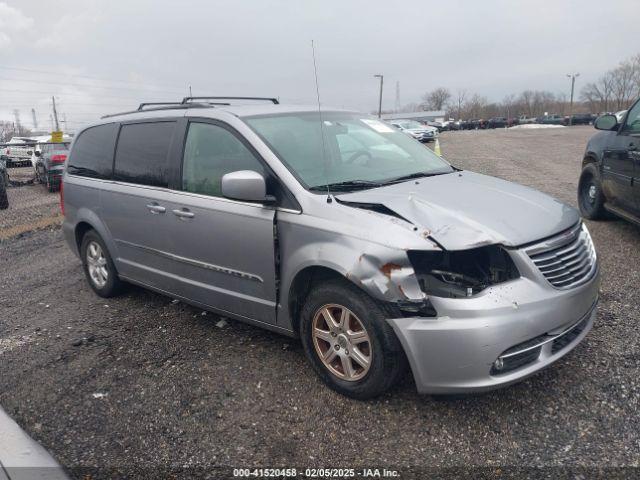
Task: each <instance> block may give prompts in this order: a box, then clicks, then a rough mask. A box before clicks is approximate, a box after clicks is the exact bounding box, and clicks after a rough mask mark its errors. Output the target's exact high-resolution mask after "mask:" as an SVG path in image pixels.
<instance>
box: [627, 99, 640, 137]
mask: <svg viewBox="0 0 640 480" xmlns="http://www.w3.org/2000/svg"><path fill="white" fill-rule="evenodd" d="M624 131H625V132H628V133H632V134H638V133H640V101H638V102H636V104H635V105H634V106H633V108H632V109H631V110H630V111H629V113H628V114H627V120H626V122H625V125H624Z"/></svg>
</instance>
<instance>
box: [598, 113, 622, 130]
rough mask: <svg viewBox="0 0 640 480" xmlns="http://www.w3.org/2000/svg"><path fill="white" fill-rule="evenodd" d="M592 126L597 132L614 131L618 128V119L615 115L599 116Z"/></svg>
mask: <svg viewBox="0 0 640 480" xmlns="http://www.w3.org/2000/svg"><path fill="white" fill-rule="evenodd" d="M593 126H594V127H595V128H597V129H598V130H614V129H615V128H616V127H617V126H618V119H617V118H616V116H615V115H601V116H599V117H598V118H596V121H595V123H594V124H593Z"/></svg>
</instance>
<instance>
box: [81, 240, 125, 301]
mask: <svg viewBox="0 0 640 480" xmlns="http://www.w3.org/2000/svg"><path fill="white" fill-rule="evenodd" d="M80 257H81V259H82V268H83V270H84V274H85V277H86V278H87V281H88V282H89V286H90V287H91V288H92V289H93V291H94V292H96V293H97V294H98V295H100V296H101V297H104V298H110V297H114V296H116V295H118V294H119V293H120V292H121V291H122V289H123V282H122V280H120V279H119V278H118V272H117V271H116V267H115V265H114V264H113V260H112V259H111V255H110V254H109V251H108V250H107V247H106V245H105V244H104V241H103V240H102V238H100V235H98V233H97V232H96V231H95V230H89V231H88V232H87V233H85V235H84V237H82V245H81V247H80Z"/></svg>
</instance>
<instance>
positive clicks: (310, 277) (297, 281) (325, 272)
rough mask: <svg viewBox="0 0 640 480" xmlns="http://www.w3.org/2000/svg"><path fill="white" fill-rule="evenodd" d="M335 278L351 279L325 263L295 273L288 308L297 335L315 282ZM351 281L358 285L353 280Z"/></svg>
mask: <svg viewBox="0 0 640 480" xmlns="http://www.w3.org/2000/svg"><path fill="white" fill-rule="evenodd" d="M335 278H340V279H343V280H346V281H350V280H349V279H348V278H347V277H346V276H345V275H344V274H343V273H340V272H339V271H338V270H337V269H335V268H332V267H328V266H324V265H309V266H306V267H304V268H302V269H301V270H300V271H298V272H297V273H296V274H295V276H294V277H293V280H292V281H291V285H290V286H289V291H288V296H287V308H288V312H289V318H290V320H291V328H292V329H293V332H294V333H295V334H296V335H299V332H300V311H301V310H302V307H303V305H304V301H305V299H306V298H307V295H309V292H310V291H311V288H312V286H313V285H314V283H316V282H318V281H322V280H329V279H335ZM350 283H352V284H353V285H356V284H355V283H354V282H352V281H350ZM356 286H358V285H356Z"/></svg>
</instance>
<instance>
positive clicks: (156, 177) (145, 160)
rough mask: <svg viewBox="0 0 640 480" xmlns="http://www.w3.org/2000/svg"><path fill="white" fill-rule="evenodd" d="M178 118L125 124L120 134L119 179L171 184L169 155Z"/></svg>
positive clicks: (117, 163)
mask: <svg viewBox="0 0 640 480" xmlns="http://www.w3.org/2000/svg"><path fill="white" fill-rule="evenodd" d="M175 126H176V122H153V123H134V124H130V125H123V126H122V129H121V130H120V136H119V137H118V147H117V149H116V161H115V168H114V173H113V178H114V179H115V180H120V181H123V182H129V183H137V184H140V185H152V186H155V187H167V186H168V183H169V180H168V177H169V175H168V157H169V146H170V145H171V137H172V136H173V131H174V130H175Z"/></svg>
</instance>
